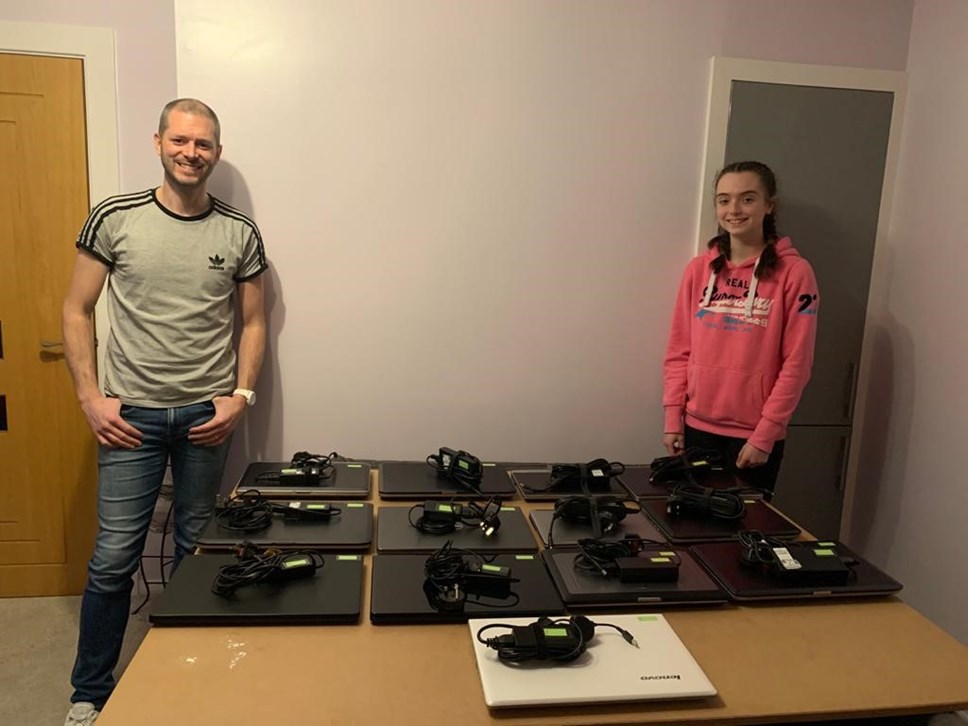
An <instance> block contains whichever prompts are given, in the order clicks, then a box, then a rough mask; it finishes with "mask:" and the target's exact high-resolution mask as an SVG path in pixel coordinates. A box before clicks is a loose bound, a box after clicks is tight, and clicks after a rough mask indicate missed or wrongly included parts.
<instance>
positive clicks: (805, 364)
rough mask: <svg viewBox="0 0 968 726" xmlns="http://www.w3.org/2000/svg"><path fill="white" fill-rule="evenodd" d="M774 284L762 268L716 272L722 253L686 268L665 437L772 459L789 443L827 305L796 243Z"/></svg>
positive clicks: (673, 339) (780, 248)
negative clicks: (698, 436)
mask: <svg viewBox="0 0 968 726" xmlns="http://www.w3.org/2000/svg"><path fill="white" fill-rule="evenodd" d="M776 251H777V255H778V257H779V262H778V264H777V266H776V267H775V268H774V270H773V274H772V275H771V276H770V277H769V278H768V279H765V280H757V279H756V278H755V277H754V275H753V270H754V269H755V266H756V265H757V264H758V263H759V260H758V259H757V260H747V261H746V262H744V263H743V264H740V265H732V264H731V263H729V262H727V263H726V266H725V267H724V268H723V270H722V272H720V273H719V274H718V275H716V274H715V273H713V272H712V270H711V269H710V268H709V263H710V262H712V260H714V259H715V258H716V257H717V256H718V255H719V251H718V250H717V249H716V248H713V249H711V250H709V251H708V252H707V253H706V254H704V255H700V256H699V257H696V258H694V259H693V260H692V261H691V262H690V263H689V265H688V266H687V267H686V272H685V274H684V275H683V277H682V283H681V284H680V286H679V294H678V296H677V297H676V304H675V311H674V313H673V316H672V330H671V331H670V333H669V345H668V347H667V348H666V356H665V364H664V371H665V390H664V392H663V396H662V405H663V406H664V407H665V429H664V430H665V432H666V433H680V432H682V430H683V420H685V422H686V423H687V424H689V425H690V426H692V427H693V428H697V429H701V430H703V431H711V432H712V433H716V434H722V435H724V436H732V437H736V438H742V439H747V440H748V441H749V443H750V444H752V445H753V446H755V447H756V448H758V449H761V450H762V451H766V452H770V451H772V449H773V443H774V442H776V441H779V440H781V439H783V438H785V437H786V430H787V424H788V423H789V422H790V417H791V416H793V412H794V410H795V409H796V407H797V403H798V402H799V401H800V394H801V393H802V392H803V387H804V386H805V385H806V384H807V381H808V380H809V379H810V367H811V365H813V344H814V340H815V338H816V334H817V308H818V306H819V303H820V296H819V293H818V291H817V281H816V279H815V278H814V275H813V269H812V268H811V267H810V263H809V262H807V261H806V260H805V259H803V258H802V257H800V255H799V253H798V252H797V251H796V249H795V248H794V247H793V243H792V242H791V241H790V238H789V237H783V238H781V239H780V240H778V241H777V243H776Z"/></svg>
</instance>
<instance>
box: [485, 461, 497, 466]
mask: <svg viewBox="0 0 968 726" xmlns="http://www.w3.org/2000/svg"><path fill="white" fill-rule="evenodd" d="M481 466H497V464H494V463H492V462H490V461H486V462H484V463H483V464H482V465H481Z"/></svg>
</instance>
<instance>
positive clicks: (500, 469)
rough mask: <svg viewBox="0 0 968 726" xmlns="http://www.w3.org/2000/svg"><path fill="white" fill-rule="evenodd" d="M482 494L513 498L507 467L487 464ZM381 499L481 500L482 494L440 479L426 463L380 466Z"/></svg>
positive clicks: (395, 462)
mask: <svg viewBox="0 0 968 726" xmlns="http://www.w3.org/2000/svg"><path fill="white" fill-rule="evenodd" d="M483 469H484V475H483V477H482V479H481V485H480V487H479V491H480V493H481V494H483V495H484V496H485V497H493V496H498V495H499V496H503V497H513V496H514V485H513V484H511V480H510V479H509V478H508V475H507V466H506V465H504V464H495V463H492V462H485V463H484V464H483ZM380 498H381V499H479V498H480V494H478V493H477V492H475V491H474V490H473V489H471V488H470V487H467V486H465V485H463V484H460V483H459V482H456V481H453V480H452V479H448V478H447V477H443V476H439V475H438V474H437V472H436V471H435V470H434V469H433V468H432V467H431V466H430V465H429V464H427V462H425V461H384V462H381V463H380Z"/></svg>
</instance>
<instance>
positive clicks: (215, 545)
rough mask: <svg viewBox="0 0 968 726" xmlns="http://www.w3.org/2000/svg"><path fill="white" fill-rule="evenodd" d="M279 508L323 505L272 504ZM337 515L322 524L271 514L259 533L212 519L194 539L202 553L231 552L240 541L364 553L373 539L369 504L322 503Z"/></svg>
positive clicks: (307, 503) (370, 506)
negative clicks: (230, 527) (269, 520)
mask: <svg viewBox="0 0 968 726" xmlns="http://www.w3.org/2000/svg"><path fill="white" fill-rule="evenodd" d="M275 503H276V504H278V505H281V506H289V505H296V506H300V507H302V508H306V509H310V510H311V509H312V508H313V507H314V506H318V505H320V504H324V502H321V501H319V500H311V501H293V502H289V501H282V502H275ZM325 503H326V504H330V505H332V506H333V507H335V508H338V509H339V510H340V513H339V514H337V515H334V516H333V517H331V518H330V519H328V520H324V521H308V522H287V521H286V520H285V517H284V516H283V514H282V513H275V514H273V515H272V523H271V524H270V525H269V527H268V528H266V529H264V530H262V531H261V532H248V533H247V532H238V531H234V530H231V529H226V528H225V527H222V526H220V525H219V524H218V522H216V521H215V517H214V516H213V517H212V518H211V519H210V520H209V521H208V524H206V525H205V529H203V530H202V533H201V535H199V537H198V546H199V547H202V548H204V549H206V550H211V549H232V548H234V547H235V546H236V545H238V544H240V543H241V542H244V541H248V542H252V543H253V544H254V545H256V546H258V547H270V546H272V547H280V548H283V549H292V548H300V549H313V550H365V549H368V548H369V546H370V542H371V541H372V540H373V505H372V504H370V503H369V502H325Z"/></svg>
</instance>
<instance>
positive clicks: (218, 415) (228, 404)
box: [188, 396, 246, 446]
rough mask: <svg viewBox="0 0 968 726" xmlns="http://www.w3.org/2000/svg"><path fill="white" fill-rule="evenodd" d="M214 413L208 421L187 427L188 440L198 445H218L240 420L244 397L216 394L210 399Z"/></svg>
mask: <svg viewBox="0 0 968 726" xmlns="http://www.w3.org/2000/svg"><path fill="white" fill-rule="evenodd" d="M212 403H213V404H214V405H215V415H214V416H212V418H210V419H209V420H208V421H206V422H205V423H203V424H199V425H198V426H192V428H190V429H188V440H189V441H191V442H192V443H193V444H197V445H198V446H218V445H219V444H221V443H222V442H223V441H225V440H226V439H227V438H228V437H229V434H231V433H232V432H233V431H235V427H236V426H238V425H239V421H241V420H242V414H244V413H245V408H246V405H245V399H244V398H242V396H216V397H215V398H213V399H212Z"/></svg>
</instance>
